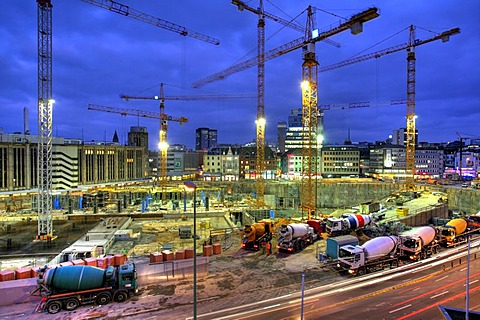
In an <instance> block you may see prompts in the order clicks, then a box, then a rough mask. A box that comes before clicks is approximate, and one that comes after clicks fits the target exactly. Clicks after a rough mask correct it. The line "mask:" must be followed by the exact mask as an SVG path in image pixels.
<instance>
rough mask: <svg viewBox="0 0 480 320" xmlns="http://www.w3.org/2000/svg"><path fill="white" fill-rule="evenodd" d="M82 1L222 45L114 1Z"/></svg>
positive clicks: (212, 39)
mask: <svg viewBox="0 0 480 320" xmlns="http://www.w3.org/2000/svg"><path fill="white" fill-rule="evenodd" d="M81 1H83V2H86V3H90V4H93V5H94V6H97V7H100V8H103V9H106V10H109V11H112V12H115V13H118V14H121V15H122V16H125V17H130V18H132V19H137V20H140V21H143V22H145V23H149V24H151V25H154V26H155V27H159V28H163V29H166V30H168V31H172V32H175V33H178V34H180V35H182V36H185V37H191V38H194V39H197V40H201V41H205V42H208V43H211V44H214V45H219V44H220V40H218V39H216V38H213V37H210V36H207V35H204V34H201V33H198V32H195V31H193V30H189V29H187V28H185V27H182V26H180V25H178V24H176V23H173V22H170V21H166V20H163V19H160V18H157V17H154V16H152V15H149V14H148V13H144V12H141V11H139V10H136V9H133V8H130V7H129V6H127V5H124V4H121V3H119V2H116V1H113V0H81Z"/></svg>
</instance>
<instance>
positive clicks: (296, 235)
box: [277, 223, 318, 252]
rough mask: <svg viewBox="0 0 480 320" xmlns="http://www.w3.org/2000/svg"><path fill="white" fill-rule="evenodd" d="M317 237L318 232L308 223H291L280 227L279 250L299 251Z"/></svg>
mask: <svg viewBox="0 0 480 320" xmlns="http://www.w3.org/2000/svg"><path fill="white" fill-rule="evenodd" d="M317 239H318V233H316V232H315V229H314V228H312V227H311V226H310V225H309V224H308V223H290V224H289V225H282V226H281V227H280V229H279V232H278V238H277V243H278V244H277V249H278V250H279V251H286V252H298V251H302V250H303V249H304V248H305V247H306V246H307V245H309V244H312V243H313V242H314V241H315V240H317Z"/></svg>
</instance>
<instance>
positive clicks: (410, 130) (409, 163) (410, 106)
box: [319, 25, 460, 190]
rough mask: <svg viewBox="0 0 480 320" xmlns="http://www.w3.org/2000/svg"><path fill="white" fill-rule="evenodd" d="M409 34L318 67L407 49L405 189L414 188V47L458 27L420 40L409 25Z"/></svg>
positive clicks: (447, 36)
mask: <svg viewBox="0 0 480 320" xmlns="http://www.w3.org/2000/svg"><path fill="white" fill-rule="evenodd" d="M409 30H410V36H409V41H408V43H404V44H400V45H397V46H393V47H390V48H386V49H383V50H380V51H376V52H373V53H368V54H366V55H363V56H359V57H356V58H352V59H347V60H344V61H341V62H338V63H335V64H332V65H329V66H325V67H322V68H320V69H319V72H325V71H328V70H332V69H336V68H340V67H344V66H347V65H350V64H354V63H357V62H361V61H365V60H370V59H374V58H375V59H376V58H380V57H381V56H384V55H386V54H390V53H394V52H398V51H402V50H405V49H406V50H407V141H406V145H405V152H406V155H405V159H406V165H405V169H406V180H405V189H406V190H415V180H414V173H415V70H416V69H415V63H416V59H415V50H414V49H415V47H418V46H420V45H422V44H426V43H429V42H432V41H436V40H442V42H447V41H449V40H450V36H452V35H455V34H459V33H460V28H453V29H450V30H447V31H444V32H442V33H440V34H437V35H435V36H434V37H431V38H428V39H424V40H420V39H415V27H414V26H413V25H411V26H410V27H409Z"/></svg>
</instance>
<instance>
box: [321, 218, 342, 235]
mask: <svg viewBox="0 0 480 320" xmlns="http://www.w3.org/2000/svg"><path fill="white" fill-rule="evenodd" d="M325 229H326V231H327V233H328V234H330V235H333V234H337V233H340V232H341V231H342V219H339V218H328V219H327V222H326V225H325Z"/></svg>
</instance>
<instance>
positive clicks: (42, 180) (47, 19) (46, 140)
mask: <svg viewBox="0 0 480 320" xmlns="http://www.w3.org/2000/svg"><path fill="white" fill-rule="evenodd" d="M82 1H83V2H86V3H89V4H92V5H95V6H97V7H100V8H103V9H106V10H109V11H112V12H115V13H118V14H121V15H123V16H126V17H130V18H132V19H137V20H139V21H142V22H145V23H149V24H151V25H153V26H155V27H159V28H163V29H166V30H169V31H171V32H176V33H178V34H180V35H182V36H187V37H191V38H195V39H198V40H200V41H204V42H208V43H211V44H214V45H218V44H220V41H219V40H218V39H216V38H213V37H210V36H207V35H204V34H201V33H198V32H195V31H192V30H189V29H187V28H185V27H182V26H180V25H178V24H175V23H173V22H170V21H166V20H163V19H160V18H157V17H154V16H151V15H149V14H146V13H144V12H141V11H138V10H135V9H133V8H130V7H129V6H126V5H124V4H121V3H119V2H116V1H112V0H82ZM36 2H37V40H38V43H37V44H38V50H37V51H38V52H37V53H38V155H37V157H38V161H37V172H38V177H37V178H38V197H37V209H38V210H37V214H38V233H37V236H36V238H37V239H40V240H50V239H52V233H53V221H52V155H53V154H52V127H53V103H54V100H53V92H52V82H53V77H52V63H53V49H52V39H53V28H52V16H53V5H52V3H51V0H36Z"/></svg>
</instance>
